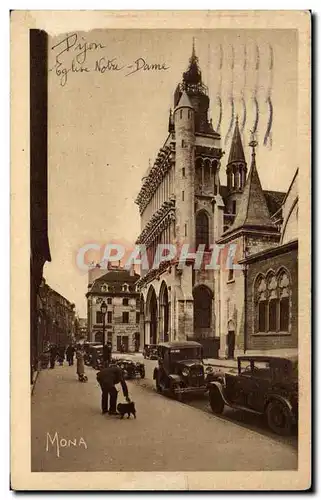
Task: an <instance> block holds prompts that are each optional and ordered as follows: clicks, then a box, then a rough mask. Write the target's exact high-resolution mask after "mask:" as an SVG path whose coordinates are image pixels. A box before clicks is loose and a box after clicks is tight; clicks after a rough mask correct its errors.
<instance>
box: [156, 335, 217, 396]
mask: <svg viewBox="0 0 321 500" xmlns="http://www.w3.org/2000/svg"><path fill="white" fill-rule="evenodd" d="M210 372H212V368H211V367H208V368H207V369H206V368H205V366H204V364H203V348H202V345H201V344H199V343H198V342H193V341H182V342H164V343H161V344H159V345H158V366H157V367H156V368H155V369H154V375H153V379H154V380H155V385H156V390H157V392H159V393H164V394H166V393H167V394H170V395H172V396H173V397H175V398H176V399H178V400H180V401H182V400H183V399H184V396H185V395H187V394H204V393H205V392H206V391H207V388H208V387H207V386H208V384H207V375H208V374H209V373H210Z"/></svg>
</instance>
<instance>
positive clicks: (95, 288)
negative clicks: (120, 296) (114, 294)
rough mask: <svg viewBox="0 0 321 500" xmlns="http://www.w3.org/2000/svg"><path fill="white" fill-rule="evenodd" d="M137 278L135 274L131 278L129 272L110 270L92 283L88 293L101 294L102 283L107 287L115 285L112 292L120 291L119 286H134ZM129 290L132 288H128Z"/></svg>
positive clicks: (137, 275)
mask: <svg viewBox="0 0 321 500" xmlns="http://www.w3.org/2000/svg"><path fill="white" fill-rule="evenodd" d="M139 278H140V276H139V274H136V273H135V274H134V276H131V275H130V272H129V271H126V270H125V269H120V270H111V271H108V272H107V273H106V274H104V275H103V276H100V277H99V278H97V279H96V280H95V281H94V283H93V285H92V287H91V289H90V293H101V285H102V284H103V283H106V284H107V285H110V284H111V285H115V289H114V290H115V291H116V290H118V289H121V286H119V285H123V284H125V283H127V284H128V285H134V284H135V283H136V281H138V279H139ZM130 289H133V287H132V286H130Z"/></svg>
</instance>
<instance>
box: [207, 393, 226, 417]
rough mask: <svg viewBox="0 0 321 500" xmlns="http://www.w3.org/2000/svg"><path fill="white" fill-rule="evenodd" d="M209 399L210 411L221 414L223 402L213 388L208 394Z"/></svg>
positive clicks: (219, 394)
mask: <svg viewBox="0 0 321 500" xmlns="http://www.w3.org/2000/svg"><path fill="white" fill-rule="evenodd" d="M209 398H210V406H211V409H212V412H213V413H216V414H217V415H219V414H220V413H223V410H224V401H223V398H222V396H221V393H220V391H219V390H218V389H217V388H215V389H211V390H210V393H209Z"/></svg>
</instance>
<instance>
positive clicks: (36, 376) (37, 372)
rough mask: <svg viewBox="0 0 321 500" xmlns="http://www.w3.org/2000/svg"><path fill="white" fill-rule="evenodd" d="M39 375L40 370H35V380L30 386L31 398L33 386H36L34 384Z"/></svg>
mask: <svg viewBox="0 0 321 500" xmlns="http://www.w3.org/2000/svg"><path fill="white" fill-rule="evenodd" d="M39 374H40V370H37V371H36V375H35V379H34V381H33V384H32V386H31V396H32V395H33V391H34V390H35V385H36V382H37V380H38V377H39Z"/></svg>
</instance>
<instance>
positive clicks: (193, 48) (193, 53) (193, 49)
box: [192, 36, 196, 59]
mask: <svg viewBox="0 0 321 500" xmlns="http://www.w3.org/2000/svg"><path fill="white" fill-rule="evenodd" d="M193 58H194V59H195V58H196V54H195V37H194V36H193V47H192V59H193Z"/></svg>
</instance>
